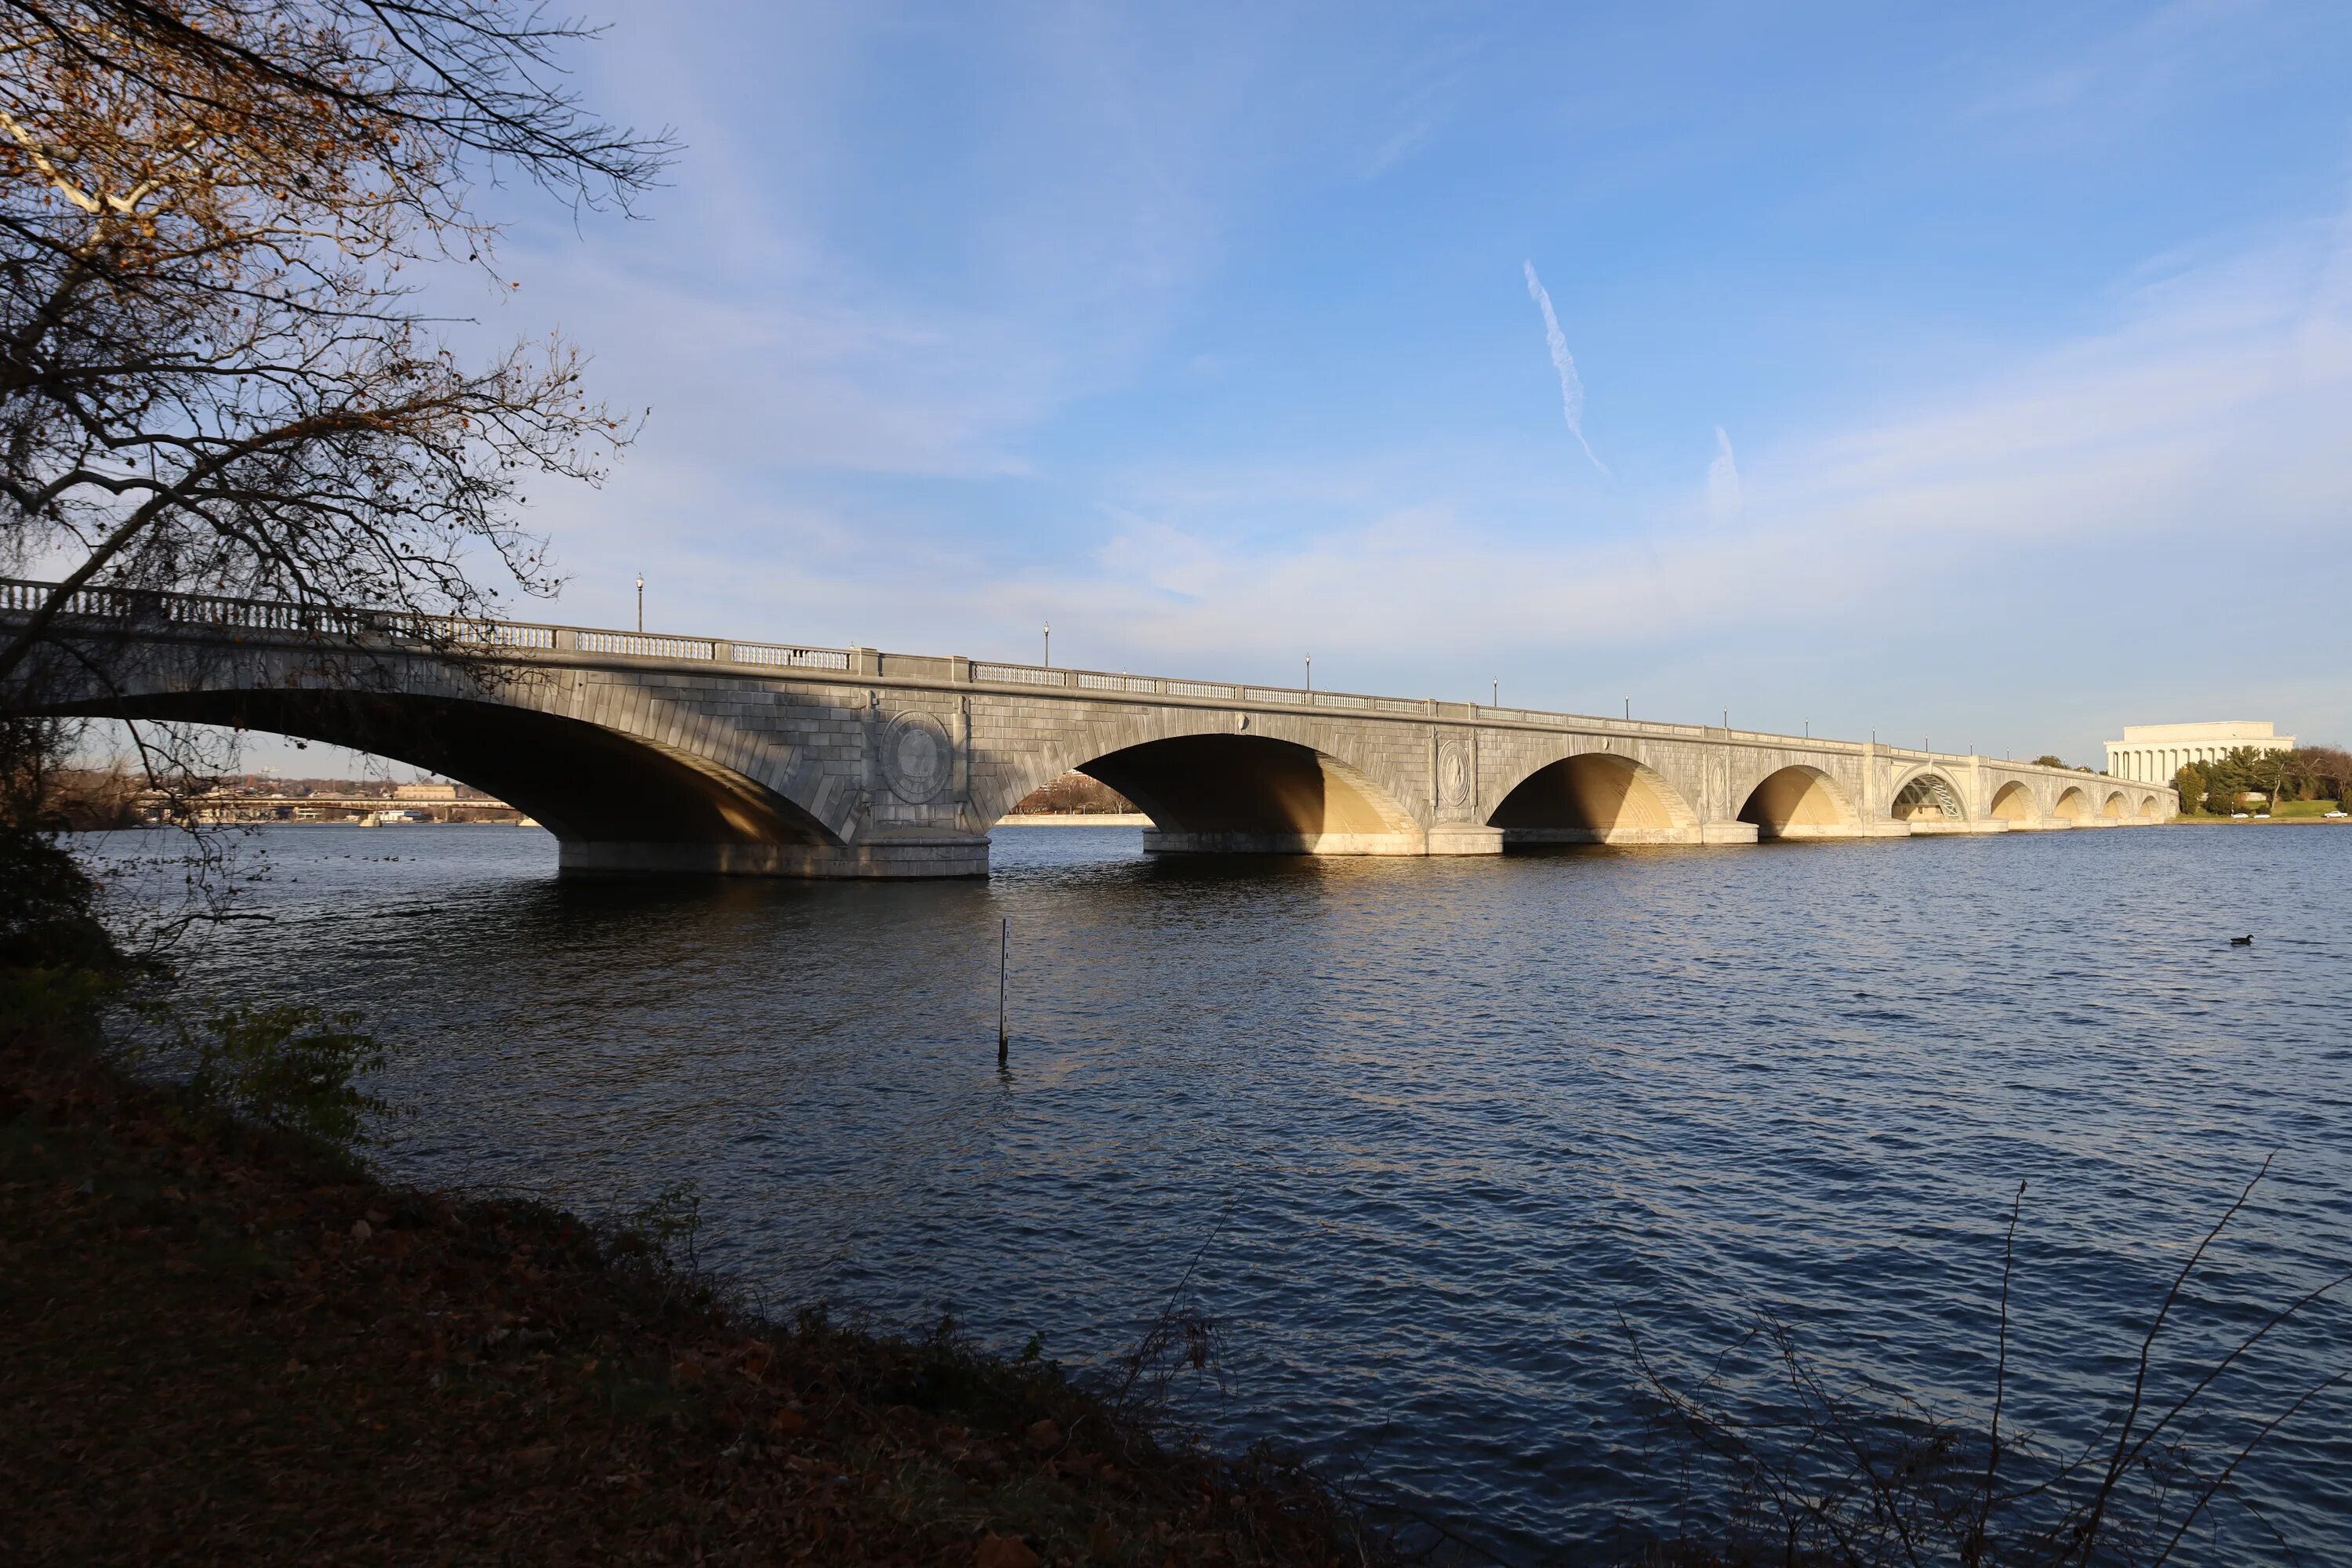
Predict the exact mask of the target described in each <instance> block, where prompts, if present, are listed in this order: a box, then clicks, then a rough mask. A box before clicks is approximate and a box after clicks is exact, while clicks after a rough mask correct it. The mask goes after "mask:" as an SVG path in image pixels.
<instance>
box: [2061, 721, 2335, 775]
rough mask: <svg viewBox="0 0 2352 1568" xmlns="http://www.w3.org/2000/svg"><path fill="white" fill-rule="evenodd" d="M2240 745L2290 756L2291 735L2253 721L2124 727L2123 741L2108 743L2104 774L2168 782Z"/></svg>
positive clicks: (2292, 740) (2265, 723) (2266, 724)
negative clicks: (2274, 730) (2183, 771)
mask: <svg viewBox="0 0 2352 1568" xmlns="http://www.w3.org/2000/svg"><path fill="white" fill-rule="evenodd" d="M2240 746H2252V748H2253V749H2254V750H2256V751H2258V752H2292V751H2294V736H2293V735H2280V734H2275V733H2273V730H2272V726H2271V725H2270V724H2268V723H2267V722H2264V721H2261V720H2255V719H2222V720H2217V721H2213V722H2211V723H2209V724H2126V725H2125V726H2124V738H2123V739H2122V740H2120V741H2109V742H2107V772H2108V773H2112V774H2114V775H2115V776H2116V778H2119V779H2136V780H2138V781H2139V782H2141V783H2143V784H2170V783H2171V782H2172V775H2173V774H2175V773H2179V771H2180V770H2181V769H2183V768H2185V767H2189V766H2191V765H2192V764H2194V763H2210V762H2211V761H2212V760H2213V759H2214V758H2216V757H2223V756H2227V755H2229V753H2231V752H2234V751H2236V750H2237V749H2238V748H2239V747H2240Z"/></svg>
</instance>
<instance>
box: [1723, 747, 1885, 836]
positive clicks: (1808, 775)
mask: <svg viewBox="0 0 2352 1568" xmlns="http://www.w3.org/2000/svg"><path fill="white" fill-rule="evenodd" d="M1739 820H1740V821H1742V822H1752V823H1754V824H1755V825H1756V837H1759V838H1835V837H1845V836H1846V835H1847V834H1849V833H1850V832H1852V831H1853V826H1854V824H1855V822H1856V820H1857V818H1856V817H1855V816H1854V810H1853V805H1851V804H1850V803H1849V802H1848V801H1847V800H1846V797H1845V795H1844V793H1843V791H1841V790H1840V789H1839V788H1838V787H1837V783H1836V781H1835V780H1833V779H1832V778H1831V777H1830V775H1829V774H1827V773H1823V772H1822V770H1821V769H1819V768H1815V767H1807V766H1805V765H1804V764H1803V763H1794V764H1791V765H1790V766H1789V767H1785V768H1782V769H1780V770H1779V771H1778V772H1776V773H1768V774H1766V775H1765V776H1764V777H1763V778H1762V779H1760V780H1759V781H1758V782H1757V785H1756V787H1755V788H1754V789H1752V790H1750V791H1748V800H1747V803H1746V804H1745V805H1741V806H1740V808H1739Z"/></svg>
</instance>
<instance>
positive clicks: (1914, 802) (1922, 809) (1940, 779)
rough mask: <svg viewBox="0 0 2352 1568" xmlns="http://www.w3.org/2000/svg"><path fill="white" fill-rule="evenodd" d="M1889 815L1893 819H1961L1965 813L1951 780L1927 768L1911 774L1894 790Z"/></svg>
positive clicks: (1966, 817) (1908, 820)
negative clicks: (1906, 780) (1904, 782)
mask: <svg viewBox="0 0 2352 1568" xmlns="http://www.w3.org/2000/svg"><path fill="white" fill-rule="evenodd" d="M1892 815H1893V816H1894V817H1895V821H1897V822H1965V821H1967V820H1968V816H1969V813H1968V808H1967V807H1966V806H1964V805H1961V804H1960V792H1959V791H1958V790H1957V789H1955V788H1953V787H1952V781H1951V780H1949V779H1948V778H1946V777H1945V776H1944V775H1943V774H1941V773H1933V772H1929V773H1917V774H1915V775H1914V776H1913V777H1912V778H1911V780H1910V782H1908V783H1907V784H1905V785H1904V786H1903V787H1902V788H1901V789H1899V790H1897V791H1896V792H1895V808H1894V811H1893V813H1892Z"/></svg>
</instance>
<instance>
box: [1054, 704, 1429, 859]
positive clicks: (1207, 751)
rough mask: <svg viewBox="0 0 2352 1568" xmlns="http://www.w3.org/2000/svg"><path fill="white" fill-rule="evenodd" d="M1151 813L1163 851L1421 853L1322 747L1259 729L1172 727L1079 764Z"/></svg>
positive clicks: (1155, 841)
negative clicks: (1174, 730)
mask: <svg viewBox="0 0 2352 1568" xmlns="http://www.w3.org/2000/svg"><path fill="white" fill-rule="evenodd" d="M1077 771H1078V772H1079V773H1085V774H1087V776H1088V777H1090V778H1095V779H1099V780H1101V781H1102V782H1103V783H1104V784H1108V785H1109V786H1110V787H1111V788H1113V789H1115V790H1117V791H1118V793H1119V794H1121V795H1125V796H1127V798H1128V799H1129V800H1131V801H1133V802H1134V803H1135V804H1136V805H1137V807H1138V808H1139V809H1140V810H1141V811H1142V812H1143V814H1144V815H1145V816H1149V817H1150V818H1151V821H1152V826H1151V827H1150V829H1149V830H1147V831H1146V833H1145V834H1144V839H1143V844H1144V847H1145V848H1146V849H1148V850H1153V851H1156V852H1159V853H1162V854H1171V853H1174V854H1312V855H1418V854H1421V853H1423V849H1424V847H1425V839H1424V836H1423V833H1422V830H1421V827H1420V825H1419V824H1418V823H1416V822H1414V821H1413V819H1412V814H1411V813H1409V812H1407V811H1406V810H1405V809H1404V808H1403V807H1402V805H1399V804H1398V803H1397V801H1396V800H1395V799H1394V798H1393V797H1391V795H1389V793H1388V792H1387V791H1386V790H1384V789H1382V788H1381V786H1380V785H1379V784H1375V783H1373V782H1372V781H1371V780H1370V779H1369V778H1367V777H1366V776H1365V775H1364V774H1363V773H1361V772H1360V771H1359V770H1357V769H1355V768H1352V767H1350V766H1349V765H1348V764H1347V763H1343V762H1341V761H1339V759H1338V758H1336V757H1334V756H1332V755H1330V754H1329V753H1328V752H1320V751H1318V750H1316V749H1315V748H1314V747H1312V746H1307V745H1302V744H1300V743H1299V742H1295V741H1280V740H1276V739H1274V738H1272V737H1270V736H1265V735H1251V734H1193V735H1172V736H1169V737H1167V738H1166V739H1163V740H1157V741H1145V742H1140V743H1139V744H1136V745H1132V746H1127V747H1124V748H1122V749H1120V750H1118V751H1115V752H1106V753H1105V754H1103V755H1101V756H1098V757H1096V758H1094V759H1092V760H1091V761H1088V762H1084V763H1079V764H1078V765H1077Z"/></svg>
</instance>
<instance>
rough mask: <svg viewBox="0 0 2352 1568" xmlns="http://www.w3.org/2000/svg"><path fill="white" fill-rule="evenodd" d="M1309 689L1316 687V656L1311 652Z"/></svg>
mask: <svg viewBox="0 0 2352 1568" xmlns="http://www.w3.org/2000/svg"><path fill="white" fill-rule="evenodd" d="M1314 689H1315V656H1314V655H1313V654H1311V653H1310V654H1308V655H1307V690H1309V691H1312V690H1314Z"/></svg>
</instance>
